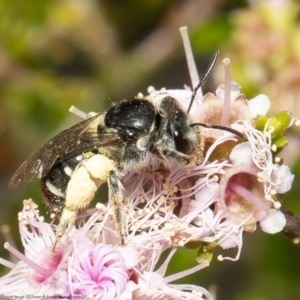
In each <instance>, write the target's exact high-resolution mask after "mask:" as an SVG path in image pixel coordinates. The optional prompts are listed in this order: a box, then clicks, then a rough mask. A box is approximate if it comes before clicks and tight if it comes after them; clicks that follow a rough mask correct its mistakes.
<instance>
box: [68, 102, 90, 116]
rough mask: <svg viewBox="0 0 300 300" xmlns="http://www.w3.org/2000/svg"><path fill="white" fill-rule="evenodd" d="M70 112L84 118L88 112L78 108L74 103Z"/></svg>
mask: <svg viewBox="0 0 300 300" xmlns="http://www.w3.org/2000/svg"><path fill="white" fill-rule="evenodd" d="M69 112H71V113H72V114H74V115H76V116H78V117H80V118H82V119H86V118H87V116H88V114H86V113H85V112H83V111H82V110H80V109H78V108H77V107H75V106H74V105H72V106H71V107H70V108H69Z"/></svg>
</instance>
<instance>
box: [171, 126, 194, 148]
mask: <svg viewBox="0 0 300 300" xmlns="http://www.w3.org/2000/svg"><path fill="white" fill-rule="evenodd" d="M174 141H175V147H176V150H177V151H179V152H181V153H184V154H191V153H192V152H193V150H194V145H193V143H192V142H191V141H190V140H189V139H187V138H186V136H185V135H184V134H183V133H182V132H180V131H179V130H175V132H174Z"/></svg>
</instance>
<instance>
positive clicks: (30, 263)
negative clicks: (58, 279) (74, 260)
mask: <svg viewBox="0 0 300 300" xmlns="http://www.w3.org/2000/svg"><path fill="white" fill-rule="evenodd" d="M4 248H5V249H7V250H8V251H10V252H11V253H12V254H14V255H15V256H16V257H18V258H19V259H20V260H22V261H23V262H25V263H26V264H27V265H28V266H29V267H30V268H32V269H33V270H34V271H36V272H37V273H38V274H40V275H42V276H43V277H45V278H48V277H49V276H51V275H52V273H53V271H52V272H49V271H48V270H46V269H44V268H42V267H41V266H39V265H37V264H36V263H35V262H34V261H32V260H31V259H29V258H28V257H27V256H25V255H24V254H22V253H21V252H19V251H18V250H17V249H15V248H14V247H12V246H11V245H10V244H9V243H7V242H6V243H5V244H4Z"/></svg>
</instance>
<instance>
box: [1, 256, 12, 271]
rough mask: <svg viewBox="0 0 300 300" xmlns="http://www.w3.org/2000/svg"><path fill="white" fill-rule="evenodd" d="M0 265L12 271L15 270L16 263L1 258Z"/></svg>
mask: <svg viewBox="0 0 300 300" xmlns="http://www.w3.org/2000/svg"><path fill="white" fill-rule="evenodd" d="M0 264H1V265H3V266H5V267H7V268H10V269H13V268H14V267H15V264H14V263H12V262H10V261H8V260H6V259H4V258H1V257H0Z"/></svg>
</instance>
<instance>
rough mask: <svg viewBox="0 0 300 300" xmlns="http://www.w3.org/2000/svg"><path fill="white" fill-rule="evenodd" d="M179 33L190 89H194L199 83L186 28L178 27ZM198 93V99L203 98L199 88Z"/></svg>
mask: <svg viewBox="0 0 300 300" xmlns="http://www.w3.org/2000/svg"><path fill="white" fill-rule="evenodd" d="M179 31H180V33H181V37H182V41H183V46H184V51H185V57H186V60H187V64H188V69H189V73H190V78H191V82H192V87H193V89H195V87H196V86H197V84H198V83H199V81H200V79H199V75H198V71H197V67H196V63H195V59H194V56H193V51H192V47H191V43H190V39H189V36H188V30H187V27H186V26H184V27H180V28H179ZM198 93H199V96H200V97H202V96H203V93H202V89H201V88H200V89H199V91H198Z"/></svg>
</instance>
